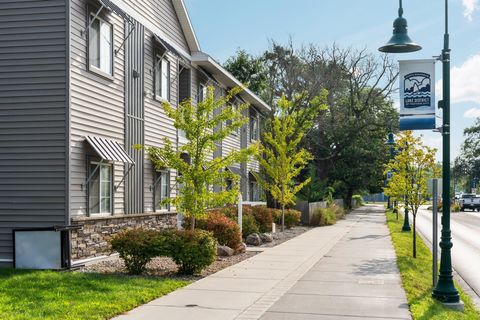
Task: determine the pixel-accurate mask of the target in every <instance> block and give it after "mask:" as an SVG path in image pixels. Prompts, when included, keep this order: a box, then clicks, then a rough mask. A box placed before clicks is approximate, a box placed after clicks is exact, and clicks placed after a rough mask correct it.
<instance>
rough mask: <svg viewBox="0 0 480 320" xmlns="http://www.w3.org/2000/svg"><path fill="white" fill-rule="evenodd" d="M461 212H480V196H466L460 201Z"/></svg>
mask: <svg viewBox="0 0 480 320" xmlns="http://www.w3.org/2000/svg"><path fill="white" fill-rule="evenodd" d="M459 204H460V211H465V209H471V210H473V211H475V210H477V211H480V196H477V195H476V194H464V195H462V198H461V199H460V201H459Z"/></svg>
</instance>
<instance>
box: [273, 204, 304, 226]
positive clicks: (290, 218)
mask: <svg viewBox="0 0 480 320" xmlns="http://www.w3.org/2000/svg"><path fill="white" fill-rule="evenodd" d="M301 216H302V213H301V212H300V211H298V210H295V209H285V228H287V229H290V228H291V227H293V226H295V225H297V224H299V223H300V217H301ZM273 219H274V222H275V223H276V224H277V225H279V226H281V225H282V210H281V209H273Z"/></svg>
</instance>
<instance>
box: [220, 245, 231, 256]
mask: <svg viewBox="0 0 480 320" xmlns="http://www.w3.org/2000/svg"><path fill="white" fill-rule="evenodd" d="M234 253H235V250H233V249H232V248H230V247H227V246H217V255H219V256H221V257H230V256H232V255H233V254H234Z"/></svg>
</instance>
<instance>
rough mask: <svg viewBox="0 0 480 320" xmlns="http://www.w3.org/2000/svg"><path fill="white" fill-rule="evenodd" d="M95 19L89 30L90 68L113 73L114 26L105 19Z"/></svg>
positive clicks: (92, 17) (107, 73)
mask: <svg viewBox="0 0 480 320" xmlns="http://www.w3.org/2000/svg"><path fill="white" fill-rule="evenodd" d="M90 19H93V20H92V21H91V24H90V29H89V32H88V61H89V68H90V70H94V71H100V72H102V73H105V74H106V75H113V27H112V25H111V24H110V23H108V22H106V21H105V20H103V19H101V18H99V17H96V18H95V17H94V16H93V15H91V16H90Z"/></svg>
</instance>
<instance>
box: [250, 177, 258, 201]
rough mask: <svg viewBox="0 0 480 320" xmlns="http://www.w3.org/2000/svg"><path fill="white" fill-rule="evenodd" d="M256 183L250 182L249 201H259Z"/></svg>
mask: <svg viewBox="0 0 480 320" xmlns="http://www.w3.org/2000/svg"><path fill="white" fill-rule="evenodd" d="M259 191H260V190H259V186H258V182H257V181H250V201H259V200H260V192H259Z"/></svg>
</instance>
